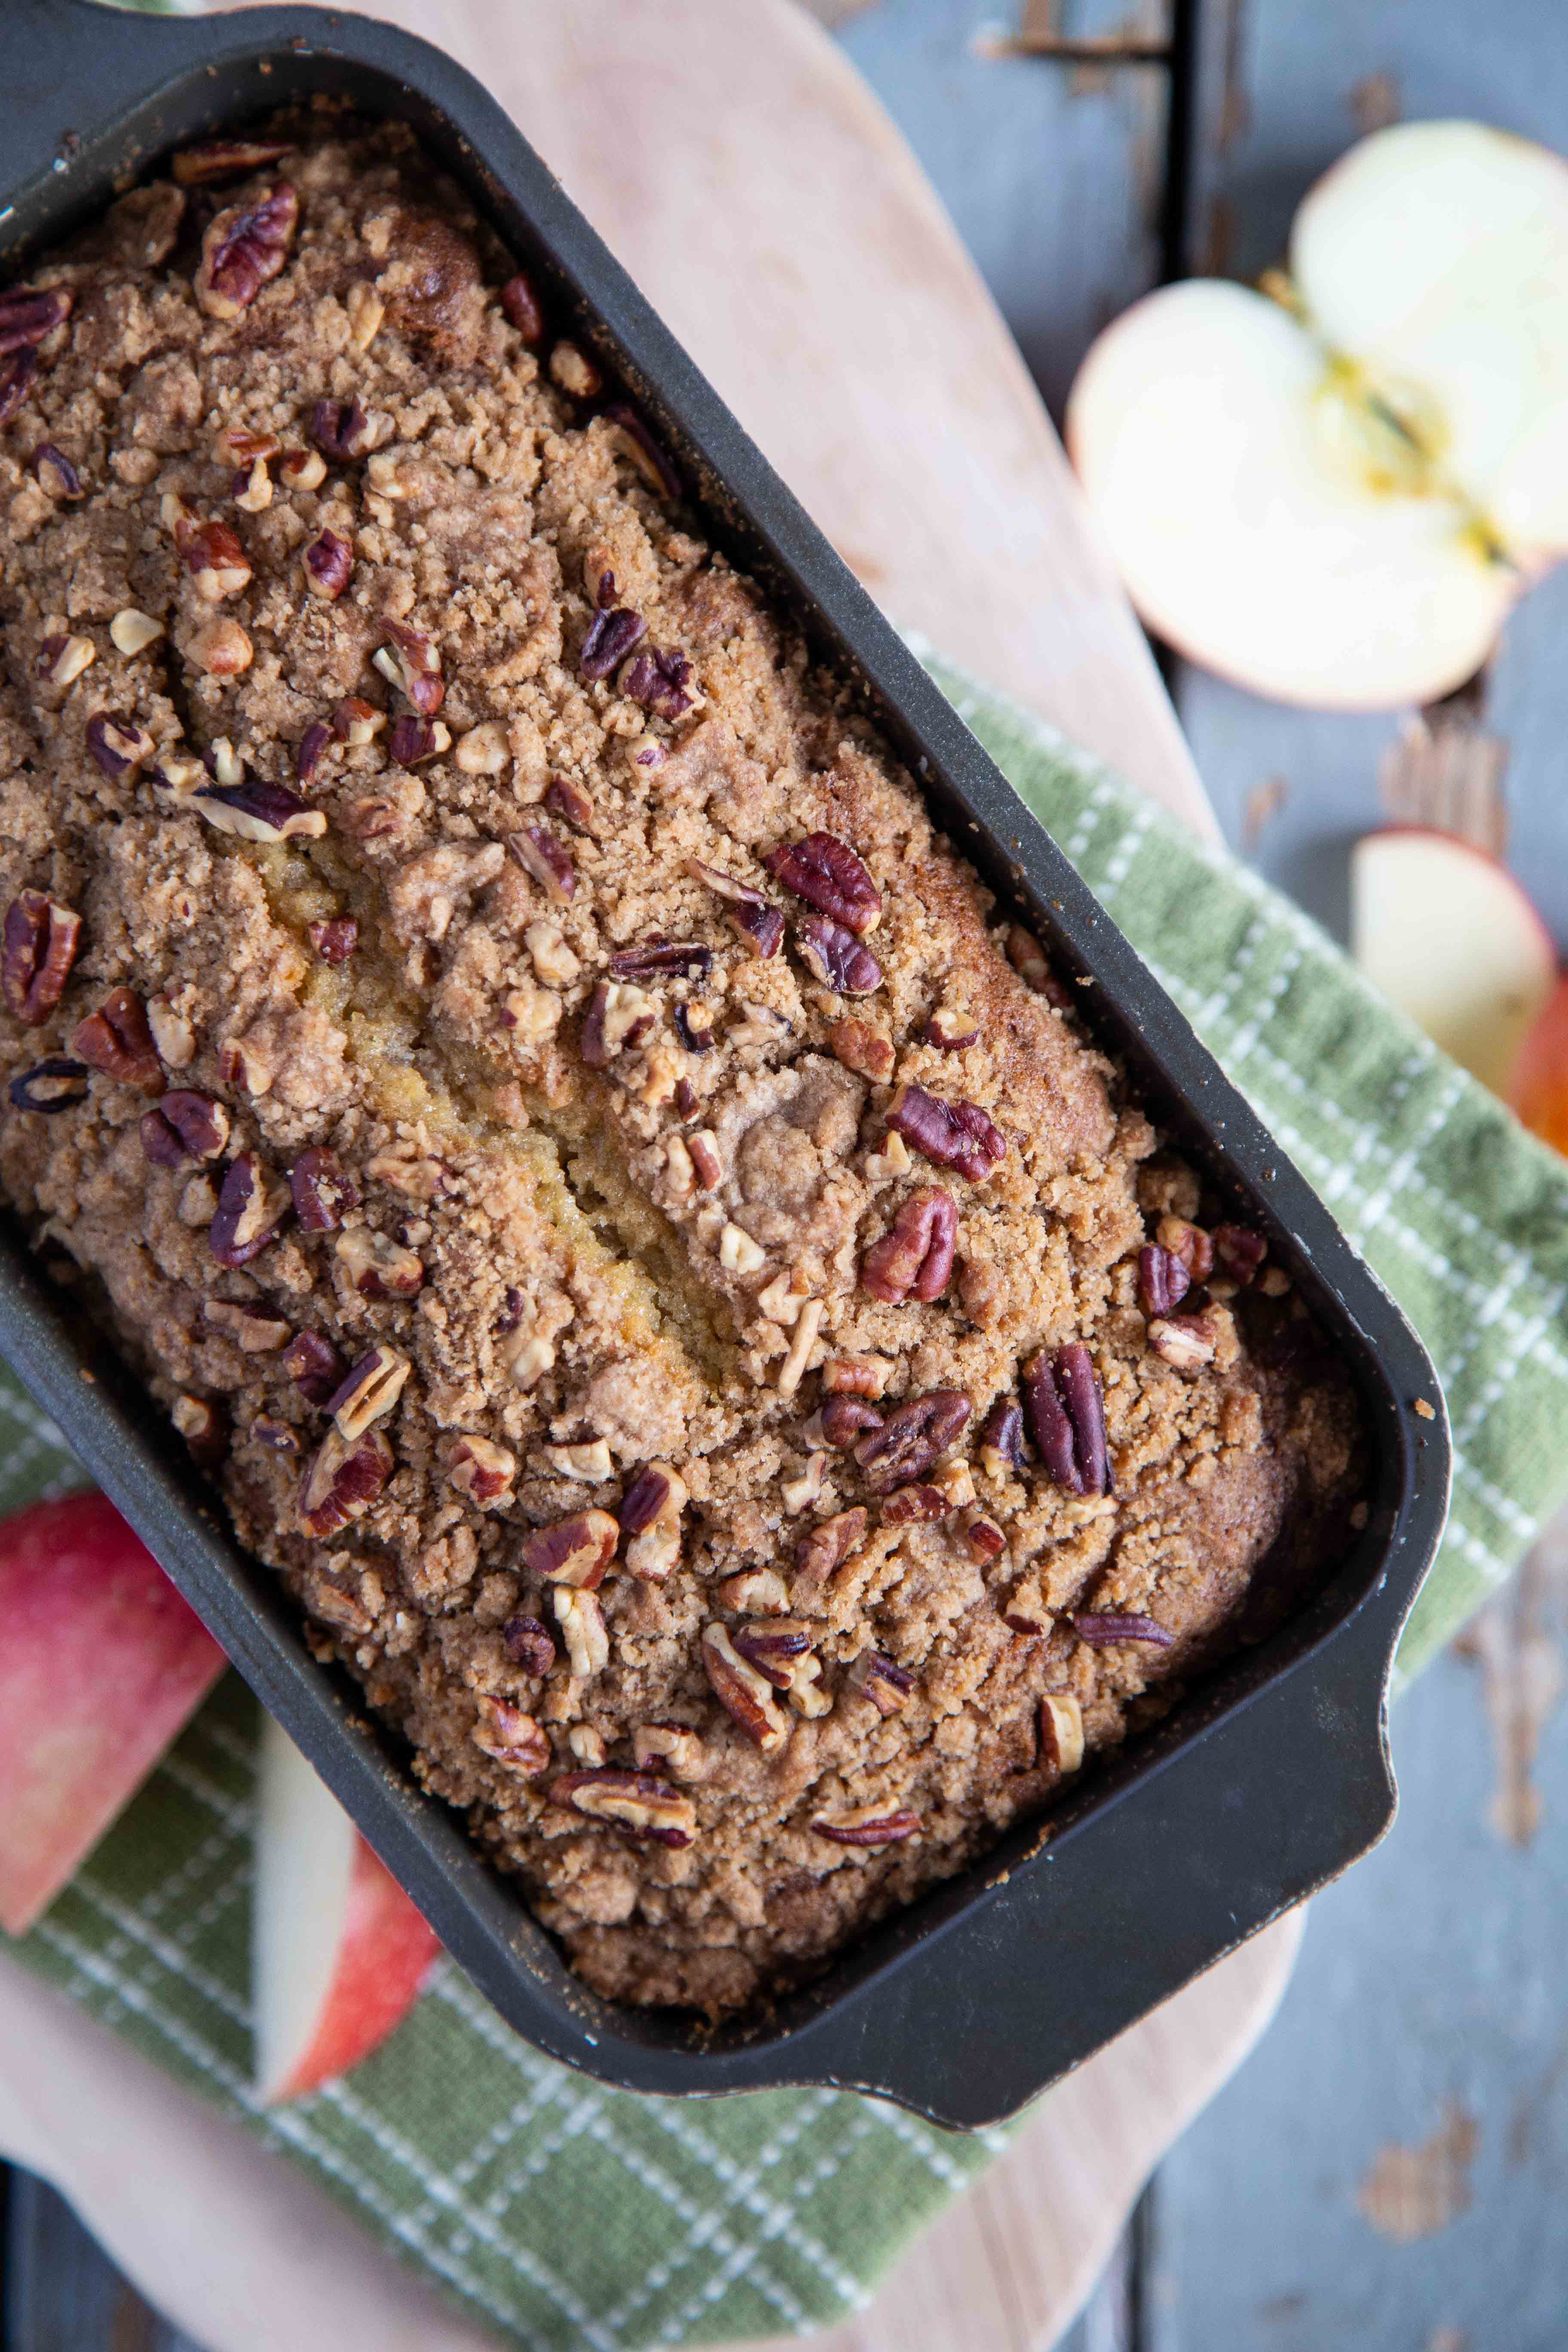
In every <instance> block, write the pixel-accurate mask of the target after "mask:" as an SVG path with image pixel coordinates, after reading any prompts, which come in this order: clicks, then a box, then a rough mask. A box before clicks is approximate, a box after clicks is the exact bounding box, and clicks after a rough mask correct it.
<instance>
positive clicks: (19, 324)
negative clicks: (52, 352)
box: [0, 286, 76, 354]
mask: <svg viewBox="0 0 1568 2352" xmlns="http://www.w3.org/2000/svg"><path fill="white" fill-rule="evenodd" d="M75 301H76V296H75V295H74V294H73V293H72V292H71V290H70V288H69V287H68V286H47V287H45V286H8V287H7V288H6V289H5V292H4V293H3V294H0V354H6V353H9V352H25V351H31V350H33V349H34V348H35V347H36V346H37V344H39V343H41V342H42V341H43V340H44V338H45V336H46V335H52V334H53V332H54V331H55V329H56V328H57V327H62V326H64V324H65V322H66V320H68V318H69V317H70V314H71V310H72V307H73V306H74V304H75Z"/></svg>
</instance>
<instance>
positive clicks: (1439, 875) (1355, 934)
mask: <svg viewBox="0 0 1568 2352" xmlns="http://www.w3.org/2000/svg"><path fill="white" fill-rule="evenodd" d="M1351 948H1352V953H1353V955H1354V957H1355V960H1356V962H1357V963H1358V964H1359V965H1360V967H1361V969H1362V971H1363V972H1364V973H1365V974H1366V976H1367V978H1368V979H1369V980H1371V981H1373V982H1374V983H1375V984H1376V985H1377V986H1378V987H1379V988H1381V989H1382V990H1383V991H1384V994H1385V995H1387V996H1390V997H1392V998H1393V1000H1394V1003H1396V1004H1397V1005H1399V1006H1400V1007H1401V1008H1402V1009H1403V1010H1404V1011H1405V1013H1408V1014H1409V1015H1410V1017H1411V1019H1412V1020H1413V1021H1414V1022H1415V1024H1417V1026H1418V1027H1419V1028H1421V1029H1422V1030H1424V1031H1425V1032H1426V1035H1427V1036H1428V1037H1430V1038H1431V1040H1432V1042H1433V1044H1434V1045H1440V1046H1441V1047H1442V1048H1443V1050H1444V1052H1445V1053H1447V1054H1451V1055H1453V1057H1454V1059H1455V1060H1456V1061H1457V1062H1459V1063H1462V1064H1463V1066H1464V1067H1465V1068H1466V1069H1468V1071H1469V1072H1470V1073H1471V1074H1472V1076H1475V1077H1478V1078H1479V1079H1480V1081H1481V1083H1482V1085H1483V1086H1486V1087H1490V1088H1491V1090H1492V1092H1493V1093H1494V1094H1497V1095H1500V1096H1501V1097H1504V1098H1505V1099H1507V1098H1508V1097H1509V1095H1510V1087H1511V1086H1512V1083H1513V1080H1514V1075H1515V1071H1516V1068H1517V1066H1518V1064H1519V1059H1520V1054H1521V1047H1522V1046H1523V1045H1524V1041H1525V1038H1526V1035H1527V1034H1528V1033H1529V1031H1530V1029H1531V1024H1533V1023H1534V1022H1535V1020H1536V1019H1537V1017H1538V1016H1539V1015H1540V1013H1541V1012H1542V1008H1543V1007H1544V1006H1545V1005H1546V1003H1548V1001H1549V1000H1550V999H1551V997H1552V994H1553V992H1554V991H1555V989H1556V985H1557V953H1556V950H1555V948H1554V947H1553V945H1552V938H1551V934H1550V933H1549V932H1548V930H1547V929H1546V927H1545V925H1544V924H1543V923H1542V919H1541V918H1540V916H1539V915H1538V914H1537V913H1536V910H1535V908H1534V907H1533V906H1532V905H1531V901H1530V899H1529V898H1528V896H1527V895H1526V893H1525V892H1524V891H1523V890H1522V889H1521V887H1520V885H1519V884H1518V883H1517V882H1516V881H1515V880H1514V878H1513V877H1512V875H1511V874H1510V873H1509V871H1508V869H1507V867H1506V866H1502V865H1500V863H1499V861H1498V860H1497V859H1496V858H1495V857H1490V856H1488V855H1487V853H1486V851H1484V850H1480V849H1476V848H1473V847H1472V846H1471V845H1470V844H1469V843H1468V842H1465V841H1461V840H1459V839H1458V836H1457V835H1454V834H1449V833H1439V832H1436V831H1435V830H1433V829H1430V828H1427V827H1425V826H1420V825H1395V826H1391V827H1389V829H1388V830H1387V831H1386V832H1384V833H1373V834H1368V835H1366V836H1365V838H1364V839H1363V840H1361V841H1358V842H1357V844H1356V845H1355V848H1354V850H1353V851H1352V856H1351Z"/></svg>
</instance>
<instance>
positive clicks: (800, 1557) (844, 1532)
mask: <svg viewBox="0 0 1568 2352" xmlns="http://www.w3.org/2000/svg"><path fill="white" fill-rule="evenodd" d="M865 1532H866V1513H865V1511H864V1509H863V1508H862V1507H861V1506H860V1505H859V1504H858V1503H857V1504H856V1505H855V1506H854V1507H853V1508H852V1509H850V1510H847V1511H837V1512H835V1514H834V1516H833V1517H832V1518H830V1519H819V1520H818V1521H817V1523H816V1527H814V1528H807V1530H806V1532H805V1535H803V1536H802V1538H801V1539H800V1541H799V1542H798V1543H797V1544H796V1546H795V1567H796V1569H797V1570H799V1572H800V1575H801V1577H802V1578H803V1579H804V1580H805V1582H806V1583H807V1584H821V1583H824V1582H826V1579H827V1578H828V1577H830V1576H831V1575H832V1573H833V1571H834V1570H835V1569H837V1568H842V1566H843V1565H844V1562H845V1561H846V1560H847V1559H848V1557H849V1555H850V1553H851V1552H852V1551H853V1550H854V1549H855V1547H856V1545H857V1544H858V1542H859V1541H860V1538H861V1537H862V1536H863V1535H864V1534H865Z"/></svg>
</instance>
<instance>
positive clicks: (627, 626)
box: [577, 604, 647, 679]
mask: <svg viewBox="0 0 1568 2352" xmlns="http://www.w3.org/2000/svg"><path fill="white" fill-rule="evenodd" d="M646 635H647V622H646V621H645V620H644V619H643V616H642V614H640V613H633V612H629V611H628V610H627V609H626V606H625V605H624V604H623V605H619V606H617V607H616V610H615V611H614V612H611V613H603V612H600V613H595V615H594V617H593V619H592V620H591V621H590V622H589V624H588V633H587V635H586V636H585V637H584V640H583V646H582V650H581V652H580V653H579V654H578V656H577V667H578V668H579V670H580V671H581V672H582V674H583V676H584V677H586V678H591V679H597V678H605V677H609V675H610V673H611V671H612V670H616V669H619V667H620V666H621V664H622V662H624V661H625V659H626V656H627V655H628V654H629V653H630V652H631V650H632V647H633V646H635V645H637V644H638V643H639V642H640V641H641V639H642V638H644V637H645V636H646Z"/></svg>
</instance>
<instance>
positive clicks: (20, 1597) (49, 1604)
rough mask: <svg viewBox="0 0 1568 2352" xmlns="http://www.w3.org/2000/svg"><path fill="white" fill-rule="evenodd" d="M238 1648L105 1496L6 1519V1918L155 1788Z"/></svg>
mask: <svg viewBox="0 0 1568 2352" xmlns="http://www.w3.org/2000/svg"><path fill="white" fill-rule="evenodd" d="M224 1664H225V1660H224V1654H223V1652H222V1651H221V1650H220V1649H219V1648H218V1645H217V1643H216V1642H215V1641H214V1640H213V1638H212V1635H211V1634H210V1633H208V1632H207V1630H206V1628H205V1626H204V1625H203V1623H202V1622H201V1620H200V1618H199V1617H197V1616H196V1615H195V1612H194V1611H193V1610H191V1609H189V1608H188V1607H187V1606H186V1604H185V1602H184V1601H183V1600H182V1599H181V1597H180V1595H179V1594H178V1593H177V1592H176V1591H175V1590H174V1586H173V1585H172V1584H171V1583H170V1581H169V1580H168V1578H167V1577H166V1576H165V1575H164V1573H163V1570H162V1569H161V1568H160V1567H159V1565H158V1563H157V1561H156V1560H155V1559H153V1555H152V1553H151V1552H150V1551H149V1550H148V1549H147V1548H146V1546H145V1545H144V1544H143V1543H142V1542H141V1541H140V1540H139V1539H138V1538H137V1537H135V1536H134V1535H133V1534H132V1531H131V1529H130V1528H128V1527H127V1526H126V1524H125V1521H124V1520H123V1519H122V1518H121V1516H120V1514H119V1512H118V1511H117V1510H116V1509H115V1508H114V1506H113V1505H112V1503H110V1502H109V1501H108V1500H107V1498H106V1497H105V1496H102V1495H92V1494H85V1495H68V1496H65V1497H64V1499H63V1500H61V1501H59V1502H54V1503H36V1504H34V1505H33V1507H32V1508H31V1509H29V1510H26V1511H19V1512H17V1513H16V1516H15V1517H12V1518H9V1519H7V1520H5V1522H4V1524H3V1525H0V1927H4V1929H5V1933H6V1934H7V1935H8V1936H20V1935H23V1934H24V1933H25V1932H26V1929H27V1928H29V1927H31V1926H32V1925H33V1923H34V1921H35V1920H37V1918H38V1917H40V1916H41V1915H42V1914H43V1913H44V1912H45V1911H46V1910H47V1908H48V1906H49V1905H50V1904H51V1903H52V1902H53V1901H54V1899H55V1897H56V1895H58V1893H59V1891H60V1889H61V1888H62V1887H63V1886H64V1885H65V1884H66V1881H67V1880H68V1878H70V1877H71V1876H72V1875H73V1874H74V1873H75V1871H76V1869H77V1867H78V1865H79V1864H80V1863H81V1862H82V1861H83V1860H84V1859H85V1857H86V1856H87V1855H88V1854H89V1853H90V1852H91V1850H92V1848H93V1847H94V1846H95V1845H96V1844H97V1843H98V1841H99V1839H100V1837H101V1836H102V1835H103V1833H104V1832H105V1831H106V1830H107V1829H108V1827H109V1825H110V1822H112V1821H113V1820H114V1819H115V1817H116V1815H117V1814H118V1813H119V1812H120V1811H121V1809H122V1808H123V1807H124V1806H125V1805H126V1804H127V1803H128V1802H129V1801H130V1799H131V1798H132V1796H133V1795H134V1794H135V1792H136V1790H138V1789H139V1788H140V1787H141V1785H142V1781H143V1780H145V1779H146V1777H147V1775H148V1773H149V1772H150V1771H151V1770H152V1769H153V1765H154V1764H155V1763H156V1762H157V1760H158V1759H159V1757H160V1756H161V1755H162V1754H163V1750H164V1748H167V1747H168V1745H169V1743H170V1741H171V1740H172V1739H174V1737H175V1735H176V1734H177V1733H178V1732H179V1731H181V1730H182V1729H183V1728H184V1725H185V1723H186V1722H187V1721H188V1719H189V1717H191V1716H192V1715H194V1714H195V1710H196V1708H197V1707H198V1706H200V1705H201V1702H202V1700H203V1699H204V1698H205V1696H206V1695H207V1693H208V1691H209V1690H210V1689H211V1688H212V1686H213V1685H214V1683H216V1680H217V1678H218V1676H219V1675H221V1674H222V1672H223V1670H224Z"/></svg>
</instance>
